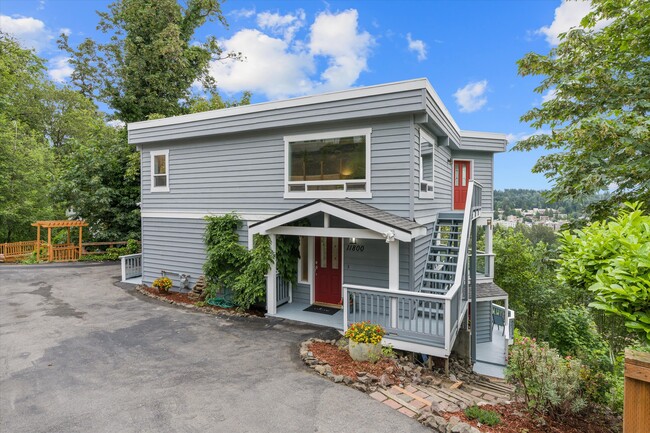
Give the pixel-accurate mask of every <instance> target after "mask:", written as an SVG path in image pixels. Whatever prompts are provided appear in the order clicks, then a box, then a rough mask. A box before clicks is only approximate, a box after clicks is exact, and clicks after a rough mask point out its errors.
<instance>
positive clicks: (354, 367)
mask: <svg viewBox="0 0 650 433" xmlns="http://www.w3.org/2000/svg"><path fill="white" fill-rule="evenodd" d="M309 350H310V351H311V352H312V353H313V354H314V357H316V358H318V359H319V360H321V361H324V362H326V363H328V364H329V365H330V366H331V367H332V373H333V374H335V375H340V376H347V377H349V378H351V379H353V380H357V372H358V371H365V372H366V373H368V374H372V375H374V376H377V377H381V376H382V375H383V374H386V375H388V377H390V379H391V380H392V381H393V383H400V380H399V379H398V377H397V375H396V374H395V373H396V372H397V371H398V370H399V367H398V366H397V364H396V363H395V361H393V360H392V359H382V360H380V361H378V362H377V363H372V362H359V361H354V360H353V359H352V358H351V357H350V354H349V353H348V351H347V350H342V349H339V348H338V347H336V346H334V345H332V344H329V343H321V342H314V343H312V344H311V345H310V346H309Z"/></svg>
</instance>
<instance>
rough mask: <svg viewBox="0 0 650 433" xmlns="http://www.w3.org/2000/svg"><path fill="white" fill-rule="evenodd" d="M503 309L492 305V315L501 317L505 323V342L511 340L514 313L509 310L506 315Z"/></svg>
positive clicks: (513, 328)
mask: <svg viewBox="0 0 650 433" xmlns="http://www.w3.org/2000/svg"><path fill="white" fill-rule="evenodd" d="M505 312H506V309H505V307H502V306H501V305H497V304H494V303H493V304H492V314H496V315H498V316H501V317H503V319H504V323H505V332H504V336H505V338H506V340H512V338H513V336H514V333H515V312H514V311H513V310H511V309H508V314H506V313H505Z"/></svg>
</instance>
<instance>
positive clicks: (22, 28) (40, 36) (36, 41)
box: [0, 15, 54, 52]
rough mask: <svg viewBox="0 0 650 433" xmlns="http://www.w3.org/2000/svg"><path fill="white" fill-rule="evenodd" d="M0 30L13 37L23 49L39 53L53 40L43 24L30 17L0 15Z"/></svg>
mask: <svg viewBox="0 0 650 433" xmlns="http://www.w3.org/2000/svg"><path fill="white" fill-rule="evenodd" d="M0 30H2V31H3V32H5V33H8V34H10V35H11V36H13V37H15V38H16V40H18V41H19V42H20V43H21V44H22V45H23V46H24V47H26V48H33V49H34V50H36V51H37V52H38V51H41V50H43V49H44V48H46V47H47V46H48V45H49V44H50V42H51V41H52V40H53V39H54V35H53V34H52V32H51V31H50V30H49V29H48V28H47V27H45V23H44V22H43V21H41V20H39V19H36V18H31V17H22V16H14V17H10V16H7V15H0Z"/></svg>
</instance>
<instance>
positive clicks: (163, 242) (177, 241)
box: [142, 218, 248, 287]
mask: <svg viewBox="0 0 650 433" xmlns="http://www.w3.org/2000/svg"><path fill="white" fill-rule="evenodd" d="M205 224H206V222H205V221H204V220H202V219H182V218H142V281H143V283H144V284H148V285H150V284H151V283H152V282H153V280H154V279H156V278H158V277H160V276H161V271H163V270H164V271H171V272H180V273H186V274H190V276H191V278H190V284H191V285H194V284H195V283H196V280H197V278H198V277H199V276H200V275H202V274H203V263H204V262H205V244H204V243H203V234H204V233H205ZM238 234H239V242H240V244H242V245H247V244H248V237H247V234H246V228H245V224H244V227H243V228H242V229H240V230H239V232H238ZM170 278H172V280H173V281H174V286H175V287H178V276H177V275H170Z"/></svg>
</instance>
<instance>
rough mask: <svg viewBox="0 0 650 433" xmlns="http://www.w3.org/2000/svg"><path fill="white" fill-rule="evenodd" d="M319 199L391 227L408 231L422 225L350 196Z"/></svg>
mask: <svg viewBox="0 0 650 433" xmlns="http://www.w3.org/2000/svg"><path fill="white" fill-rule="evenodd" d="M319 201H322V202H324V203H327V204H331V205H332V206H336V207H338V208H340V209H344V210H347V211H349V212H352V213H355V214H357V215H361V216H364V217H366V218H369V219H371V220H374V221H377V222H379V223H382V224H386V225H387V226H391V227H393V228H396V229H399V230H402V231H405V232H410V231H412V230H415V229H419V228H421V227H422V225H420V224H418V223H416V222H415V221H411V220H409V219H407V218H402V217H399V216H397V215H395V214H392V213H390V212H386V211H383V210H381V209H377V208H376V207H373V206H370V205H367V204H365V203H361V202H359V201H356V200H352V199H350V198H341V199H322V200H319Z"/></svg>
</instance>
